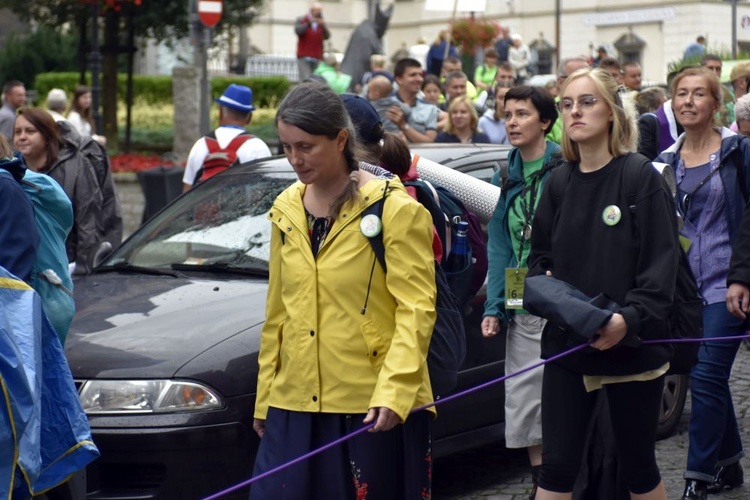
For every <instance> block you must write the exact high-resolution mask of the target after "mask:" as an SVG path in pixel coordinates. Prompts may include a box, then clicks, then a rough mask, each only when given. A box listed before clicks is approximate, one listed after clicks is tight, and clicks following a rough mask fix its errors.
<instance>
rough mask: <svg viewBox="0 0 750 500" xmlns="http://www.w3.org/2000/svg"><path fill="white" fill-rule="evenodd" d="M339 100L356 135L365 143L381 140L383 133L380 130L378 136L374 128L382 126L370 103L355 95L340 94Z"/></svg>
mask: <svg viewBox="0 0 750 500" xmlns="http://www.w3.org/2000/svg"><path fill="white" fill-rule="evenodd" d="M341 100H342V101H343V102H344V106H345V107H346V111H347V112H348V113H349V117H350V118H351V119H352V123H353V124H354V128H355V129H356V130H357V135H358V136H359V137H360V138H361V139H362V140H363V141H364V142H367V143H376V142H380V139H382V138H383V132H382V129H380V133H379V134H378V133H377V132H376V131H375V127H377V126H378V125H382V121H381V120H380V115H378V112H377V111H376V110H375V108H374V107H373V105H372V104H371V103H370V101H368V100H367V99H365V98H364V97H362V96H358V95H356V94H342V95H341Z"/></svg>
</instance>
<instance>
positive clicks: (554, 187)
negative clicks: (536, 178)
mask: <svg viewBox="0 0 750 500" xmlns="http://www.w3.org/2000/svg"><path fill="white" fill-rule="evenodd" d="M558 167H559V168H557V169H556V170H557V171H556V172H552V173H551V175H550V176H549V179H548V180H547V186H546V187H545V188H544V189H547V190H549V194H550V196H551V198H552V208H553V210H554V211H555V212H557V209H558V207H559V206H560V204H561V203H562V201H563V199H565V190H566V189H567V187H568V182H570V176H571V175H572V174H573V165H571V164H570V163H569V162H567V161H563V162H562V163H560V164H559V165H558Z"/></svg>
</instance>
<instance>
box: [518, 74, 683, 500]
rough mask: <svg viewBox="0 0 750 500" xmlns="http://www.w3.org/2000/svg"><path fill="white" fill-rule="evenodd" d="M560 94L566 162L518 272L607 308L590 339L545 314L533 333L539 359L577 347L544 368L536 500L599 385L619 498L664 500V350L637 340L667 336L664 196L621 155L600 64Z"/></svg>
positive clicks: (625, 111) (626, 127)
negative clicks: (525, 265)
mask: <svg viewBox="0 0 750 500" xmlns="http://www.w3.org/2000/svg"><path fill="white" fill-rule="evenodd" d="M561 95H562V97H561V99H560V110H561V113H562V118H563V139H562V152H563V156H564V157H565V159H566V160H567V163H566V164H564V165H563V166H561V167H559V168H557V169H555V171H553V172H552V174H551V175H550V178H549V180H548V181H547V183H546V185H545V188H544V191H543V193H542V196H541V199H540V201H539V206H538V207H537V211H536V216H535V218H534V224H533V227H532V237H531V255H530V257H529V268H530V269H529V275H543V274H547V275H551V276H554V277H555V278H557V279H559V280H562V281H564V282H567V283H569V284H570V285H572V286H573V287H575V288H577V289H578V290H580V291H581V292H583V293H584V294H586V295H587V296H589V297H597V296H599V295H601V294H603V295H606V297H607V298H609V299H610V301H612V302H614V303H616V304H612V306H613V309H614V312H613V313H612V314H610V315H609V316H608V319H606V320H605V321H604V323H603V324H601V326H600V327H599V328H598V330H597V331H596V333H595V334H594V335H593V337H592V338H590V339H587V338H585V337H583V336H582V335H579V333H577V332H575V331H572V330H563V329H561V328H560V327H558V326H556V325H554V324H553V323H552V322H547V325H546V326H545V329H544V331H543V333H542V357H543V358H545V359H547V358H550V357H552V356H554V355H557V354H560V353H563V352H565V351H567V350H569V349H570V348H571V347H572V346H575V345H579V344H583V343H588V346H587V347H585V348H583V350H580V351H576V352H575V353H573V354H571V355H568V356H565V357H562V358H560V359H558V360H556V361H554V362H551V363H549V364H547V365H546V366H545V368H544V377H543V379H544V381H543V387H542V434H543V441H542V447H543V451H542V470H541V474H540V478H539V489H538V491H537V496H536V500H550V499H552V500H558V499H570V498H571V497H572V493H571V492H572V490H573V485H574V483H575V480H576V476H577V475H578V471H579V469H580V464H581V458H582V454H583V449H584V444H585V438H586V431H587V427H588V423H589V420H590V416H591V414H592V412H593V409H594V403H595V401H596V399H597V394H598V390H600V389H604V391H605V392H606V395H607V401H608V405H609V410H610V414H611V423H612V428H613V430H614V439H615V443H616V450H617V455H618V460H619V465H620V470H621V473H622V479H623V482H624V484H625V485H626V486H627V488H628V490H629V491H630V495H631V498H637V499H641V500H657V499H658V500H665V499H666V498H667V496H666V491H665V488H664V483H663V482H662V480H661V476H660V473H659V468H658V466H657V464H656V457H655V452H654V443H655V441H656V427H657V421H658V417H659V405H660V402H661V396H662V388H663V383H664V374H665V373H666V371H667V370H668V368H669V360H670V358H671V356H672V348H671V347H670V346H668V345H666V344H653V345H642V344H641V339H648V338H658V337H664V336H666V335H667V334H668V327H667V324H666V321H665V319H666V317H667V313H668V310H669V308H670V307H671V304H672V297H673V294H674V285H673V284H674V283H675V280H676V276H677V262H678V256H679V253H678V252H679V246H678V245H679V243H678V239H677V232H676V222H675V217H674V204H673V201H672V199H671V195H670V193H669V192H668V190H667V189H666V184H665V182H664V180H663V179H662V178H661V177H660V175H659V174H658V172H657V171H656V170H655V169H654V168H652V167H651V164H650V162H649V161H648V159H646V158H645V157H643V156H641V155H637V154H634V153H631V151H633V150H634V149H635V145H636V143H637V128H636V124H635V112H634V110H632V109H630V108H631V107H632V104H630V103H629V102H628V101H627V100H626V101H625V105H624V103H623V100H622V99H621V98H620V95H619V94H618V92H617V82H616V81H615V80H614V78H612V76H610V75H609V74H608V73H606V72H605V71H604V70H601V69H593V70H590V69H582V70H579V71H576V72H575V73H573V74H572V75H571V76H570V77H569V78H568V79H567V81H566V82H565V85H564V87H563V89H562V94H561ZM626 169H627V170H631V173H630V174H628V175H627V176H626V175H625V171H626ZM632 171H635V172H637V173H636V175H635V180H637V181H638V182H637V183H634V184H635V185H634V186H633V187H632V188H630V192H632V193H633V194H634V198H635V200H636V202H635V205H634V206H633V207H632V211H631V208H630V207H631V205H632V203H630V202H629V199H632V198H631V196H629V195H628V194H626V193H627V192H628V189H627V188H626V184H627V185H628V186H630V185H631V183H626V182H625V181H626V180H627V179H628V178H629V179H633V178H634V177H633V174H632ZM634 226H635V227H634ZM636 230H637V233H638V237H637V238H634V237H633V232H634V231H636ZM670 283H671V284H672V285H671V286H670V285H668V284H670ZM554 300H555V299H554V298H552V299H550V303H554Z"/></svg>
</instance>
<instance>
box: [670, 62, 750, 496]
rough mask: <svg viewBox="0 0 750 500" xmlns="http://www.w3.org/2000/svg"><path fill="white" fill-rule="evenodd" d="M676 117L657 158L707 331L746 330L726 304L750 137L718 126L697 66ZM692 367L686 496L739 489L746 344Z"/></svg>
mask: <svg viewBox="0 0 750 500" xmlns="http://www.w3.org/2000/svg"><path fill="white" fill-rule="evenodd" d="M672 96H673V97H672V107H673V109H674V114H675V118H676V119H677V121H678V122H679V123H680V124H681V125H682V126H683V127H684V128H685V132H684V133H683V134H682V135H681V136H680V137H678V138H677V142H675V144H674V145H672V147H670V148H669V149H667V150H666V151H664V152H663V153H662V154H661V155H660V156H659V157H658V158H657V161H662V162H664V163H669V164H670V165H672V167H673V168H674V169H675V177H676V179H677V185H678V189H679V193H678V194H679V196H678V201H679V203H678V205H679V209H680V212H681V213H682V216H683V218H684V224H683V227H682V230H681V234H682V236H683V237H684V238H686V239H687V240H689V241H690V248H689V249H688V260H689V261H690V267H691V269H692V271H693V274H694V275H695V277H696V279H697V282H698V286H699V288H700V292H701V296H702V297H703V300H704V303H705V304H706V305H705V306H704V309H703V336H704V338H711V337H726V336H734V335H742V334H744V332H745V330H746V329H747V327H746V324H745V321H744V320H743V319H740V318H736V317H734V316H732V315H731V314H730V313H729V312H728V311H727V303H728V302H729V301H730V297H728V296H727V274H728V272H729V258H730V256H731V251H732V244H733V243H734V239H735V235H736V234H737V230H738V228H739V225H740V218H741V216H742V211H743V207H744V205H745V200H746V198H747V193H748V192H750V184H748V182H750V169H749V168H748V162H750V141H748V140H746V139H745V138H744V137H742V136H739V135H736V134H735V133H734V132H732V131H730V130H729V129H726V128H721V127H717V126H716V123H715V121H714V117H715V116H716V111H717V110H718V109H719V107H720V106H721V103H722V99H721V98H722V90H721V85H720V83H719V80H718V78H717V77H716V75H715V74H714V73H712V72H711V71H708V70H705V69H703V68H691V69H688V70H685V71H683V72H682V73H680V74H679V75H677V76H676V77H675V79H674V81H673V82H672ZM704 346H705V348H703V347H701V349H700V351H699V353H698V364H697V365H696V366H695V367H694V368H693V371H692V372H691V374H690V392H691V396H692V404H693V407H692V413H691V416H690V428H689V433H690V447H689V448H688V458H687V469H686V472H685V480H686V484H685V492H684V494H683V496H682V498H683V499H684V500H693V499H704V498H706V494H707V492H708V493H711V492H719V491H721V490H722V489H724V488H733V487H735V486H739V485H740V484H742V482H743V476H742V468H741V466H740V458H741V457H742V455H743V451H742V441H741V440H740V433H739V429H738V427H737V419H736V418H735V414H734V405H733V403H732V395H731V393H730V392H729V375H730V373H731V371H732V363H734V358H735V356H736V354H737V349H738V348H739V346H740V340H737V341H730V342H727V341H719V342H711V343H706V344H704Z"/></svg>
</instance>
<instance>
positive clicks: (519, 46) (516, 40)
mask: <svg viewBox="0 0 750 500" xmlns="http://www.w3.org/2000/svg"><path fill="white" fill-rule="evenodd" d="M510 39H511V41H512V42H513V44H512V45H511V46H510V48H509V49H508V62H509V63H510V64H511V66H513V71H514V72H515V74H516V85H523V82H525V81H526V79H527V78H528V77H529V70H528V67H529V63H531V49H529V46H528V45H526V44H525V43H523V38H522V37H521V35H519V34H518V33H513V34H512V35H510Z"/></svg>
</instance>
